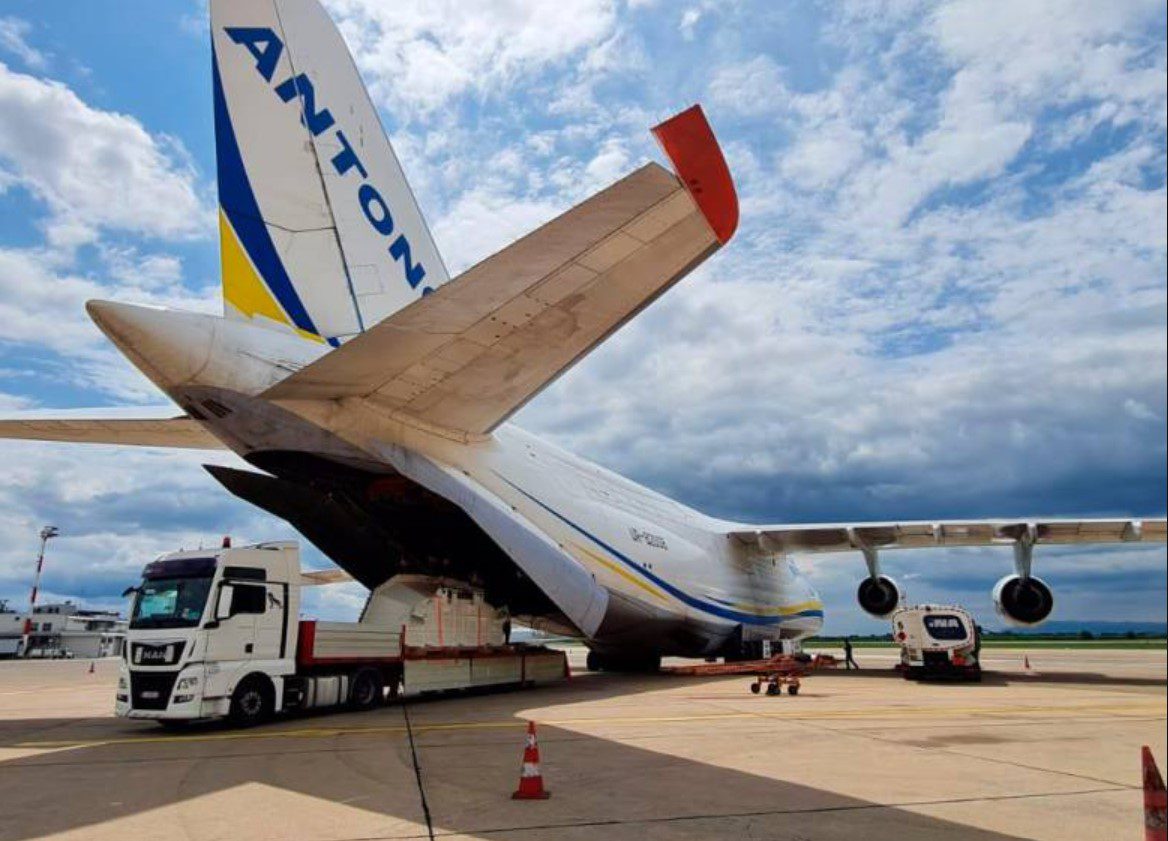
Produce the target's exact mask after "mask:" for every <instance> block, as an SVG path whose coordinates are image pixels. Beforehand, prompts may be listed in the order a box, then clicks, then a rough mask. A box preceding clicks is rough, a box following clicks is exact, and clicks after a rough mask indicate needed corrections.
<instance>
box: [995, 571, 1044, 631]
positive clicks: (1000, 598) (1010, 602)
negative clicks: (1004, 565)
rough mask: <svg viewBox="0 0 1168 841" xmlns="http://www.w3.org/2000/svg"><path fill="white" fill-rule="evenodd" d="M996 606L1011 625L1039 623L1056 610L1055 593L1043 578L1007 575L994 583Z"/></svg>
mask: <svg viewBox="0 0 1168 841" xmlns="http://www.w3.org/2000/svg"><path fill="white" fill-rule="evenodd" d="M994 607H996V608H997V610H998V615H999V616H1001V617H1002V618H1003V619H1005V620H1006V621H1007V622H1009V623H1010V624H1011V625H1021V626H1023V627H1027V626H1030V625H1038V624H1040V623H1041V622H1045V621H1046V619H1047V617H1049V616H1050V613H1051V611H1052V610H1054V594H1053V593H1052V592H1051V591H1050V587H1048V586H1047V584H1046V582H1045V581H1043V580H1042V579H1041V578H1035V577H1034V576H1031V577H1030V578H1027V579H1026V580H1023V579H1022V578H1020V577H1019V576H1017V575H1007V576H1006V577H1005V578H1003V579H1002V580H1001V581H999V582H998V583H997V584H995V585H994Z"/></svg>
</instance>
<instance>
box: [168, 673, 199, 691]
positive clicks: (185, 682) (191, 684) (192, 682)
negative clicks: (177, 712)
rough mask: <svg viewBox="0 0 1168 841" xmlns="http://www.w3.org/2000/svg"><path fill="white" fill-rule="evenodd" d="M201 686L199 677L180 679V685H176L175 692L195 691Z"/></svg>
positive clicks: (191, 676)
mask: <svg viewBox="0 0 1168 841" xmlns="http://www.w3.org/2000/svg"><path fill="white" fill-rule="evenodd" d="M198 685H199V676H198V675H190V676H189V677H180V678H179V679H178V683H176V684H175V685H174V691H175V692H182V691H183V690H184V689H194V688H195V687H196V686H198Z"/></svg>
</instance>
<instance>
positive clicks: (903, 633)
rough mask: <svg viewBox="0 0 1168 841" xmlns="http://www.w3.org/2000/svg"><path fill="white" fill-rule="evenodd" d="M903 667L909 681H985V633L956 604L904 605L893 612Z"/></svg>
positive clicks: (893, 632)
mask: <svg viewBox="0 0 1168 841" xmlns="http://www.w3.org/2000/svg"><path fill="white" fill-rule="evenodd" d="M892 635H893V638H894V639H895V640H896V642H897V643H898V644H899V645H900V669H901V672H902V674H903V675H904V677H905V678H906V679H908V680H913V679H919V678H930V677H951V678H960V679H964V680H972V681H979V680H981V664H980V662H979V655H980V653H981V635H980V631H979V629H978V627H977V623H976V622H974V620H973V616H972V615H971V614H970V613H969V611H967V610H965V609H964V608H961V607H958V606H956V605H917V606H915V607H902V608H900V609H899V610H897V611H896V612H895V613H893V614H892Z"/></svg>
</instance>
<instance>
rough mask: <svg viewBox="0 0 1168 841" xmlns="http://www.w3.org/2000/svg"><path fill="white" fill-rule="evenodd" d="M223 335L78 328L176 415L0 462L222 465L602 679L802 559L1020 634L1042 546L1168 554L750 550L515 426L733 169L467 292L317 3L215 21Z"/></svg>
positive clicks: (948, 530)
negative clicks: (118, 354)
mask: <svg viewBox="0 0 1168 841" xmlns="http://www.w3.org/2000/svg"><path fill="white" fill-rule="evenodd" d="M210 14H211V35H212V47H213V66H212V76H213V98H214V111H215V142H216V155H217V169H218V187H219V203H220V208H219V209H220V213H219V233H220V248H221V257H222V288H223V304H224V307H223V309H224V313H223V316H222V317H219V316H214V315H205V314H196V313H190V312H180V311H173V310H166V309H158V308H152V307H145V306H135V305H131V304H128V303H114V302H109V301H90V302H89V303H88V305H87V307H88V311H89V314H90V316H91V317H92V318H93V320H94V321H95V322H96V323H97V325H98V326H99V327H100V328H101V330H102V331H104V333H105V334H106V335H107V336H108V337H109V339H110V340H111V341H112V342H113V343H114V344H115V345H117V347H118V348H119V349H120V350H121V351H122V352H123V353H124V354H125V355H126V356H127V357H128V358H129V359H130V361H131V362H133V364H134V365H136V366H137V367H138V368H139V369H140V370H141V371H142V372H143V373H144V374H145V375H146V376H147V377H149V378H150V379H151V380H152V381H153V382H154V383H155V384H156V385H157V386H158V387H159V388H160V389H161V390H162V391H163V392H165V394H166V395H167V396H168V397H169V398H170V399H171V400H172V401H173V402H174V403H175V404H177V405H178V407H179V408H180V409H181V414H177V416H175V414H176V413H175V411H174V410H173V409H172V410H170V412H169V416H154V417H138V418H130V417H126V416H125V414H124V413H122V414H120V415H118V416H116V417H110V416H108V415H107V416H105V417H102V415H101V413H100V412H94V413H92V414H91V415H89V416H86V417H78V416H74V417H62V418H57V419H52V420H48V419H41V418H37V419H31V418H28V417H15V418H10V419H7V420H4V421H2V422H0V436H2V437H9V438H31V439H42V440H51V441H73V442H96V443H105V444H125V445H142V446H151V447H191V448H226V449H230V450H232V451H234V452H235V453H237V454H238V455H240V456H241V457H242V458H243V459H245V460H246V461H247V462H248V463H250V465H251V466H253V467H254V468H256V470H240V469H233V468H227V467H222V466H209V467H208V468H207V469H208V470H209V471H210V472H211V474H212V475H213V476H214V477H215V478H216V479H217V480H218V481H219V482H220V483H222V484H223V485H224V486H225V487H226V488H227V489H228V490H229V491H231V492H232V493H234V494H235V495H237V496H238V497H240V498H242V499H244V500H247V501H248V502H250V503H252V504H254V505H256V506H258V507H260V508H262V509H264V510H266V511H268V512H271V513H272V514H274V515H275V516H277V517H280V518H282V519H284V520H286V521H288V522H289V523H291V524H292V525H293V526H294V527H295V528H297V529H298V530H299V531H300V532H301V533H302V534H303V535H304V536H305V537H306V538H307V539H309V540H310V541H312V542H313V543H314V544H315V545H316V546H317V547H319V548H320V549H321V550H322V551H323V552H324V553H325V554H326V555H327V556H328V557H329V558H331V559H332V560H333V561H335V562H336V564H337V565H338V566H340V567H341V568H342V569H343V570H345V571H346V572H347V574H348V575H349V576H351V577H352V578H354V579H356V580H357V581H359V582H361V583H362V584H363V585H365V586H366V587H369V588H371V589H375V588H378V587H380V586H382V585H384V584H386V583H387V582H388V581H390V580H391V579H392V578H393V577H394V576H396V575H399V574H410V575H426V576H432V577H433V579H434V580H435V581H444V582H451V581H456V582H464V583H465V584H467V585H468V586H472V587H477V588H480V589H481V590H482V591H483V592H484V593H485V595H486V597H487V599H488V600H489V601H490V602H491V603H492V604H495V605H498V606H500V607H504V608H506V609H507V610H508V611H510V613H511V615H513V616H515V617H516V618H518V619H521V620H524V621H526V622H529V623H531V624H533V625H535V626H537V627H544V628H550V629H558V630H560V631H563V632H565V633H569V634H572V635H574V636H577V637H579V638H581V639H583V640H584V642H585V643H586V644H587V645H588V647H589V649H590V650H591V656H590V658H589V661H590V665H591V666H592V667H595V668H611V669H619V668H653V667H654V666H655V664H657V663H658V662H659V660H660V657H661V656H662V655H683V656H691V657H694V656H719V655H721V656H726V657H741V656H749V655H751V654H754V653H757V652H758V651H759V650H760V649H761V647H762V643H763V642H765V641H775V640H798V639H801V638H803V637H806V636H809V635H811V634H814V633H815V632H816V631H817V630H818V629H819V628H820V627H821V625H822V622H823V605H822V603H821V601H820V599H819V597H818V596H817V595H816V593H815V592H814V590H813V589H812V587H811V586H810V585H809V584H808V582H807V580H806V579H805V578H804V577H802V576H801V574H800V572H799V570H798V569H797V567H796V565H795V563H794V561H793V560H792V558H793V556H797V555H801V554H803V553H819V552H845V551H854V552H858V553H859V554H860V555H862V557H863V558H864V560H865V561H866V564H867V574H866V575H863V576H862V580H861V582H860V585H859V590H858V594H857V595H858V599H859V603H860V605H861V606H862V607H863V609H864V610H866V611H867V612H868V613H870V614H872V615H874V616H878V617H885V616H888V615H889V614H890V613H891V612H892V611H893V610H894V609H895V608H896V607H897V605H898V603H899V602H900V600H901V591H900V588H899V587H898V586H897V584H896V583H895V582H894V581H893V580H892V579H891V578H889V577H888V576H887V575H885V574H884V573H883V572H882V571H881V568H880V563H879V554H880V552H881V550H883V549H894V548H895V549H899V548H906V547H947V546H982V545H1003V546H1009V547H1012V549H1013V553H1014V558H1013V560H1014V569H1013V571H1012V572H1011V573H1010V574H1009V575H1007V576H1006V577H1004V578H1003V579H1002V580H1001V581H1000V582H999V583H998V584H997V586H996V587H995V589H994V594H993V595H994V600H995V602H996V604H997V607H998V609H999V611H1000V612H1001V613H1002V615H1003V616H1005V617H1006V618H1007V619H1009V620H1011V621H1013V622H1016V623H1022V624H1036V623H1038V622H1041V621H1042V620H1044V619H1045V618H1046V617H1047V616H1048V615H1049V614H1050V612H1051V609H1052V606H1053V596H1052V593H1051V589H1050V587H1049V586H1048V585H1047V584H1046V583H1044V582H1043V581H1042V580H1041V579H1039V578H1038V577H1036V576H1035V575H1033V574H1032V572H1031V557H1032V552H1033V548H1034V546H1036V545H1042V544H1065V543H1108V542H1114V543H1129V542H1150V541H1154V542H1163V541H1164V539H1165V521H1164V520H1163V519H1155V520H1151V519H1144V520H1135V519H1108V520H1054V519H1042V518H1034V517H1030V518H1026V517H1024V518H1004V519H998V520H963V521H952V522H950V521H946V522H934V521H930V522H881V523H863V522H857V523H829V524H810V525H809V524H799V525H782V524H779V525H751V524H744V523H736V522H728V521H725V520H720V519H715V518H713V517H709V516H706V515H704V514H702V513H699V512H698V511H695V510H693V509H691V508H688V507H686V506H684V505H682V504H680V503H678V502H675V501H673V500H671V499H668V498H666V497H664V496H662V495H661V494H658V493H655V492H654V491H652V490H649V489H647V488H644V487H641V486H639V485H637V484H635V483H634V482H631V481H629V480H627V479H625V478H622V477H621V476H618V475H616V474H615V473H612V472H610V471H608V470H605V469H603V468H601V467H598V466H596V465H594V464H591V463H589V462H587V461H585V460H583V459H581V458H578V457H576V456H573V455H571V454H569V453H567V452H564V451H563V450H561V449H558V448H557V447H554V446H552V445H550V444H548V443H547V442H544V441H541V440H540V439H539V438H537V437H535V436H533V435H531V434H529V433H526V432H524V431H522V430H520V429H518V428H516V427H515V426H513V425H511V424H510V423H508V419H509V418H510V417H511V416H512V415H513V414H514V413H515V412H516V411H517V410H518V409H519V408H520V407H522V406H523V405H524V404H525V403H527V401H529V400H531V399H532V398H533V397H535V396H536V395H537V394H538V393H539V392H540V391H541V390H542V389H543V388H545V387H546V386H547V385H548V384H549V383H551V382H552V381H553V380H555V379H556V378H557V377H558V376H559V375H560V374H562V373H564V371H566V370H567V369H568V368H569V367H571V366H572V365H574V364H575V363H577V362H578V361H580V360H581V359H582V358H583V357H584V356H585V355H586V354H587V353H588V352H589V351H591V350H592V349H593V348H595V347H596V346H597V345H598V344H599V343H600V342H602V341H603V340H604V339H605V338H607V337H608V336H610V335H611V334H612V333H613V332H614V331H616V330H617V329H619V328H620V327H621V326H622V325H623V324H625V323H626V322H627V321H628V320H629V319H631V318H632V317H633V316H635V315H636V314H637V313H638V312H640V311H641V310H642V309H643V308H644V307H646V306H648V305H649V304H650V303H652V301H653V300H654V299H655V298H657V297H658V296H659V295H661V294H662V293H664V292H665V291H666V290H668V289H669V288H670V287H671V286H672V285H673V284H674V283H677V282H678V281H679V280H680V279H681V278H683V277H684V276H685V275H686V274H688V273H689V272H690V271H691V270H693V269H694V268H695V267H696V266H698V265H699V264H701V263H702V262H704V261H705V260H706V259H708V258H709V257H711V256H712V255H713V254H714V253H715V252H717V251H718V250H719V249H720V248H722V247H723V246H724V245H726V244H727V243H728V242H729V241H730V239H731V237H732V235H733V234H734V231H735V229H736V227H737V224H738V203H737V197H736V194H735V188H734V184H733V181H732V180H731V176H730V173H729V170H728V168H727V166H726V163H725V161H724V159H723V156H722V152H721V150H720V149H719V146H718V143H717V141H716V139H715V137H714V134H713V132H712V131H711V129H710V126H709V124H708V123H707V121H706V118H705V116H704V115H703V112H702V111H701V109H700V107H698V106H694V107H692V108H690V109H688V110H685V111H682V112H681V113H679V114H677V115H676V116H674V117H672V118H670V119H668V120H666V121H665V122H663V123H661V124H660V125H658V126H656V127H655V128H654V129H653V130H652V131H653V134H654V135H655V136H656V138H657V140H658V142H659V144H660V146H661V148H662V150H663V152H664V156H665V157H666V158H667V159H668V161H669V163H670V164H671V169H667V168H665V167H663V166H661V165H659V164H657V163H646V164H645V165H644V166H642V167H641V168H640V169H637V170H636V171H634V172H631V173H630V174H628V175H627V176H625V177H624V178H622V179H621V180H619V181H617V182H616V183H614V184H612V185H611V186H609V187H607V188H606V189H604V190H602V191H600V192H599V193H597V194H596V195H594V196H592V197H591V198H589V199H587V200H586V201H584V202H583V203H581V204H579V205H578V206H576V207H574V208H572V209H571V210H569V211H567V212H566V213H564V214H563V215H562V216H559V217H558V218H556V219H554V220H552V221H550V222H548V223H547V224H546V225H543V226H542V227H540V228H538V229H536V230H534V231H532V232H531V233H529V234H527V235H526V236H524V237H523V238H522V239H519V240H517V241H516V242H514V243H512V244H511V245H509V246H507V247H506V248H504V249H503V250H502V251H499V252H498V253H497V254H495V255H493V256H491V257H488V258H487V259H485V260H483V261H482V262H481V263H479V264H478V265H475V266H474V267H472V268H470V269H468V270H467V271H465V272H463V273H462V274H461V275H459V276H458V277H455V278H450V277H449V276H448V274H447V270H446V267H445V265H444V264H443V262H442V257H441V255H440V254H439V251H438V248H437V246H436V245H435V243H434V240H433V238H432V236H431V234H430V231H429V229H428V228H427V226H426V222H425V220H424V218H423V216H422V213H421V211H420V210H419V208H418V204H417V202H416V201H415V198H414V196H413V194H412V192H411V190H410V187H409V185H408V184H407V182H406V178H405V175H404V174H403V172H402V167H401V165H400V163H399V162H398V159H397V157H396V156H395V155H394V152H393V149H392V148H391V147H390V143H389V140H388V138H387V136H386V134H385V132H384V130H383V128H382V125H381V122H380V120H379V117H378V114H377V110H376V108H375V107H374V105H373V103H372V101H371V100H370V98H369V95H368V93H367V92H366V89H365V87H364V85H363V84H362V82H361V78H360V76H359V74H358V71H357V69H356V67H355V65H354V63H353V60H352V58H351V56H350V54H349V52H348V50H347V48H346V46H345V43H344V41H343V40H342V38H341V35H340V33H339V32H338V30H337V29H336V27H335V26H334V24H333V23H332V21H331V20H330V19H329V17H328V14H327V13H326V12H325V11H324V9H323V8H322V7H321V6H320V5H319V4H318V2H317V0H211V3H210Z"/></svg>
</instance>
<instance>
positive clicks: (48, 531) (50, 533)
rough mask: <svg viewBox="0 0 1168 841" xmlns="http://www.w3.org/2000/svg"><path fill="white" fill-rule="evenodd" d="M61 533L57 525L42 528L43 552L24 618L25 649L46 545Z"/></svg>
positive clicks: (26, 649)
mask: <svg viewBox="0 0 1168 841" xmlns="http://www.w3.org/2000/svg"><path fill="white" fill-rule="evenodd" d="M60 533H61V530H60V529H58V528H57V527H56V526H45V527H44V528H43V529H41V553H40V554H39V555H37V568H36V578H34V579H33V580H32V595H31V596H29V599H28V616H27V618H25V620H24V650H25V651H26V652H27V651H28V635H29V634H30V633H31V632H32V615H33V613H34V612H35V611H36V602H37V590H39V589H40V587H41V570H42V569H44V567H45V546H47V545H48V542H49V540H50V538H54V537H56V536H57V535H59V534H60Z"/></svg>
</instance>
